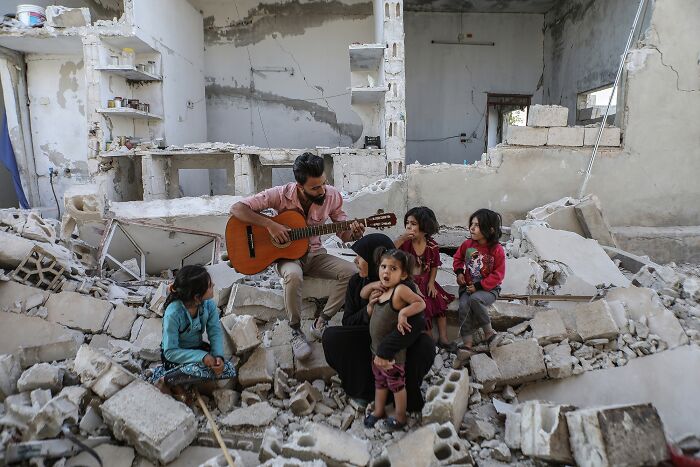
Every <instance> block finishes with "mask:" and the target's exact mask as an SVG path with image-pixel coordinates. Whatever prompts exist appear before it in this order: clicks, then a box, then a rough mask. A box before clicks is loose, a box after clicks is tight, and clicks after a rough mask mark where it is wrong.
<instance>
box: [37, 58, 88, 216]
mask: <svg viewBox="0 0 700 467" xmlns="http://www.w3.org/2000/svg"><path fill="white" fill-rule="evenodd" d="M26 62H27V87H28V95H29V113H30V119H31V129H32V145H33V149H34V161H35V164H36V172H37V175H38V185H39V206H42V207H47V208H50V209H48V210H47V213H49V214H50V215H55V214H56V207H55V201H54V199H53V193H52V191H51V186H50V184H49V169H50V168H53V169H55V170H57V171H58V172H59V174H58V176H57V177H54V187H55V189H56V195H57V197H58V198H59V199H61V198H62V197H63V191H64V189H65V187H67V186H69V185H72V184H75V183H84V182H85V181H86V180H87V177H88V168H87V154H88V148H87V138H86V135H87V119H86V116H85V96H86V85H85V70H84V64H83V59H82V57H80V56H67V55H66V56H64V55H35V54H31V55H27V57H26ZM66 169H70V174H66V173H65V170H66ZM36 207H38V206H36Z"/></svg>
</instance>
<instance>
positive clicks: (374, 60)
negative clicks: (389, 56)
mask: <svg viewBox="0 0 700 467" xmlns="http://www.w3.org/2000/svg"><path fill="white" fill-rule="evenodd" d="M349 52H350V70H352V71H356V70H377V69H379V65H380V64H381V62H382V59H383V58H384V45H383V44H352V45H351V46H350V48H349Z"/></svg>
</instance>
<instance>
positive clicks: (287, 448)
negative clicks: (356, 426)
mask: <svg viewBox="0 0 700 467" xmlns="http://www.w3.org/2000/svg"><path fill="white" fill-rule="evenodd" d="M282 455H284V456H287V457H293V458H297V459H300V460H302V461H313V460H315V459H321V460H323V461H324V462H325V463H326V464H328V466H338V467H340V466H348V465H350V466H353V465H355V466H364V465H367V464H368V463H369V461H370V454H369V443H368V442H367V441H363V440H360V439H358V438H355V437H354V436H352V435H349V434H347V433H343V432H341V431H338V430H335V429H333V428H329V427H327V426H325V425H321V424H319V423H308V424H307V425H306V426H305V427H304V428H303V429H302V430H299V431H296V432H294V433H293V434H292V435H291V436H290V438H289V440H288V441H287V442H286V443H285V444H284V445H283V446H282Z"/></svg>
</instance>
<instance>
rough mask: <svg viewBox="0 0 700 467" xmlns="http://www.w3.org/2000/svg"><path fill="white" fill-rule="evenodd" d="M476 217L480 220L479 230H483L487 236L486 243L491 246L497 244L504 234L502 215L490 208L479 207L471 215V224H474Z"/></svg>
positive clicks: (483, 233)
mask: <svg viewBox="0 0 700 467" xmlns="http://www.w3.org/2000/svg"><path fill="white" fill-rule="evenodd" d="M475 217H476V218H477V220H478V221H479V230H481V234H482V235H483V236H484V237H485V238H486V243H487V244H488V245H489V246H494V245H496V244H497V243H498V240H499V239H500V238H501V235H503V232H502V230H501V224H502V219H501V215H500V214H499V213H497V212H494V211H491V210H490V209H479V210H477V211H476V212H475V213H474V214H472V215H471V216H469V225H472V220H473V219H474V218H475Z"/></svg>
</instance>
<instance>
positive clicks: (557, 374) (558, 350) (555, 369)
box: [544, 343, 573, 379]
mask: <svg viewBox="0 0 700 467" xmlns="http://www.w3.org/2000/svg"><path fill="white" fill-rule="evenodd" d="M545 352H546V355H545V357H544V363H545V365H546V367H547V376H549V377H550V378H554V379H562V378H568V377H569V376H571V375H572V374H573V361H572V359H571V346H570V345H569V344H567V343H564V344H560V345H557V346H556V347H554V348H553V349H552V350H550V351H547V350H546V349H545Z"/></svg>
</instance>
